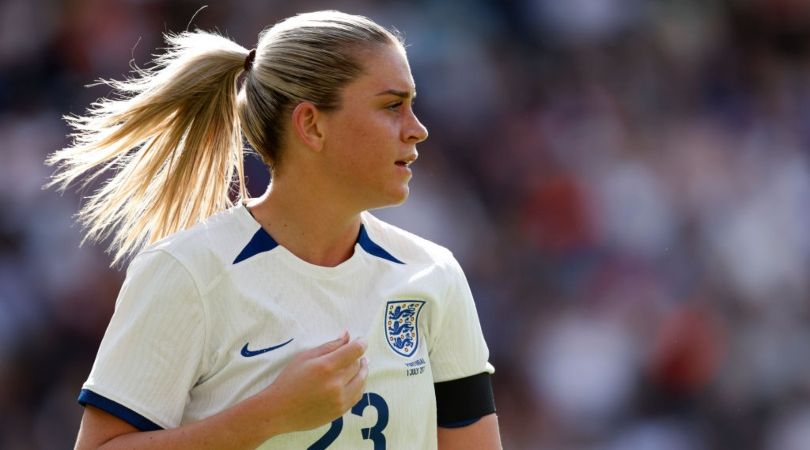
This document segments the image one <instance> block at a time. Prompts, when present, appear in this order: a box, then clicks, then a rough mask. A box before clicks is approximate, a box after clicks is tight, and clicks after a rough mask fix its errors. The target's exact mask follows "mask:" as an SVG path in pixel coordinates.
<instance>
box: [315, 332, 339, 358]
mask: <svg viewBox="0 0 810 450" xmlns="http://www.w3.org/2000/svg"><path fill="white" fill-rule="evenodd" d="M348 342H349V331H348V330H343V333H341V335H340V336H339V337H338V338H337V339H335V340H333V341H329V342H326V343H324V344H321V345H319V346H317V347H315V348H313V349H310V350H307V351H306V354H307V356H309V357H310V358H317V357H319V356H323V355H327V354H329V353H332V352H334V351H335V350H337V349H339V348H340V347H341V346H343V345H345V344H346V343H348Z"/></svg>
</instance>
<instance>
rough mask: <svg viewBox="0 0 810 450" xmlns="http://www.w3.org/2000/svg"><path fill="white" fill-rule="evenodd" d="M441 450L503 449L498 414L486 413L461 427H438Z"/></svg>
mask: <svg viewBox="0 0 810 450" xmlns="http://www.w3.org/2000/svg"><path fill="white" fill-rule="evenodd" d="M438 438H439V450H456V449H459V450H461V449H470V448H475V449H480V450H501V449H502V448H503V447H502V446H501V436H500V432H499V430H498V416H496V415H495V413H492V414H489V415H486V416H484V417H482V418H481V420H479V421H477V422H475V423H473V424H471V425H467V426H465V427H460V428H444V427H439V429H438Z"/></svg>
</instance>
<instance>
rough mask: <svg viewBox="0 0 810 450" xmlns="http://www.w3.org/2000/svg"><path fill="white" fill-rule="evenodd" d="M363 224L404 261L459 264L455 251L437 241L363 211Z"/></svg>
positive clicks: (374, 236) (379, 241) (373, 238)
mask: <svg viewBox="0 0 810 450" xmlns="http://www.w3.org/2000/svg"><path fill="white" fill-rule="evenodd" d="M363 225H364V226H365V228H366V231H367V233H368V235H369V237H370V238H371V239H372V240H373V241H374V242H376V243H378V244H379V245H380V246H382V247H383V248H385V249H387V250H389V251H390V252H391V253H392V254H393V255H395V256H396V257H398V258H399V259H401V260H402V261H403V262H405V263H406V264H407V263H411V264H430V265H437V264H438V265H442V266H448V267H455V266H458V262H457V261H456V259H455V257H454V256H453V253H452V252H451V251H450V250H449V249H447V248H446V247H443V246H441V245H439V244H436V243H435V242H432V241H429V240H427V239H425V238H423V237H420V236H417V235H415V234H413V233H411V232H409V231H406V230H403V229H402V228H399V227H397V226H395V225H392V224H390V223H388V222H385V221H383V220H380V219H378V218H377V217H375V216H374V215H372V214H371V213H368V212H365V213H363Z"/></svg>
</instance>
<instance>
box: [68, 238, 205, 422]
mask: <svg viewBox="0 0 810 450" xmlns="http://www.w3.org/2000/svg"><path fill="white" fill-rule="evenodd" d="M205 323H206V320H205V311H204V308H203V305H202V302H201V299H200V295H199V290H198V289H197V285H196V284H195V282H194V280H193V278H192V277H191V275H190V273H189V272H188V271H187V270H186V269H185V268H184V267H183V266H182V265H181V264H180V263H179V262H178V261H177V260H176V259H175V258H174V257H173V256H171V255H170V254H168V253H166V252H164V251H150V252H146V253H142V254H140V255H138V256H137V257H136V258H135V259H134V260H133V261H132V263H131V264H130V267H129V270H128V272H127V277H126V280H125V281H124V284H123V285H122V287H121V291H120V293H119V295H118V299H117V300H116V305H115V312H114V313H113V316H112V319H111V320H110V324H109V326H108V328H107V331H106V333H105V335H104V338H103V339H102V342H101V346H100V348H99V351H98V354H97V355H96V360H95V362H94V364H93V368H92V370H91V372H90V376H89V378H88V379H87V381H86V382H85V384H84V385H83V386H82V391H81V394H80V395H79V403H81V404H82V405H88V404H89V405H92V406H95V407H97V408H100V409H103V410H104V411H106V412H108V413H110V414H113V415H115V416H117V417H118V418H120V419H123V420H125V421H126V422H129V423H130V424H132V425H134V426H135V427H136V428H138V429H140V430H142V431H146V430H154V429H160V428H171V427H176V426H178V425H179V424H180V422H181V418H182V416H183V410H184V408H185V406H186V403H187V402H188V400H189V391H190V390H191V388H192V387H193V386H194V384H195V383H196V382H197V380H198V379H199V377H200V368H201V361H202V358H203V349H204V346H205V341H206V331H205V327H206V325H205Z"/></svg>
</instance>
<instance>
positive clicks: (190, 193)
mask: <svg viewBox="0 0 810 450" xmlns="http://www.w3.org/2000/svg"><path fill="white" fill-rule="evenodd" d="M166 40H167V43H168V48H167V51H166V53H165V54H163V55H161V56H159V57H157V59H156V60H155V67H153V68H150V69H139V68H136V69H135V73H136V76H135V77H133V78H129V79H127V80H125V81H114V80H102V81H101V82H102V83H104V84H107V85H109V86H111V87H112V88H113V89H114V90H115V97H114V98H104V99H101V100H99V101H98V102H96V103H93V104H92V105H91V107H90V108H89V109H88V111H87V114H86V115H84V116H66V117H65V120H66V121H67V122H68V124H69V125H70V126H71V127H72V129H73V133H72V134H71V137H72V143H71V145H70V146H69V147H67V148H64V149H62V150H59V151H57V152H55V153H53V154H52V155H51V156H50V157H49V158H48V160H47V162H48V164H50V165H56V171H55V173H54V175H53V177H52V179H51V181H50V182H49V184H48V185H47V186H46V187H50V186H54V185H55V186H58V187H59V189H60V190H64V189H65V188H67V187H68V185H70V184H71V183H72V182H73V181H75V180H76V179H78V178H80V177H81V176H83V175H84V176H86V178H85V179H84V181H83V183H82V186H87V184H88V183H89V182H90V181H91V180H93V179H94V178H96V177H98V176H99V175H100V174H102V173H104V172H105V171H107V170H109V169H113V170H114V174H113V175H112V177H111V178H110V179H109V180H108V181H106V182H105V183H104V184H103V186H102V187H101V188H99V189H98V190H97V191H96V192H94V193H93V194H92V195H91V196H90V197H89V198H88V200H87V202H86V203H85V204H84V205H83V206H82V208H81V210H80V211H79V214H78V219H79V222H80V223H81V224H82V225H83V226H84V227H85V228H86V230H87V235H86V237H85V239H88V238H89V239H91V240H94V241H98V240H103V239H106V238H107V237H110V236H112V242H111V245H110V248H109V249H108V251H110V252H112V253H113V254H114V258H113V264H116V263H118V262H120V261H121V260H122V259H123V258H124V257H126V256H127V255H128V254H131V253H134V252H137V251H138V250H140V249H141V248H142V247H143V246H144V245H147V244H150V243H153V242H155V241H157V240H159V239H161V238H163V237H165V236H167V235H169V234H171V233H174V232H176V231H178V230H182V229H185V228H188V227H190V226H191V225H193V224H194V223H196V222H198V221H200V220H202V219H205V218H207V217H209V216H210V215H212V214H214V213H216V212H218V211H220V210H223V209H226V208H227V207H229V206H231V205H232V203H231V200H230V194H231V188H232V187H233V185H234V181H235V180H234V171H235V172H236V175H237V176H236V178H237V180H236V181H238V197H239V198H246V197H247V196H248V194H247V190H246V189H245V181H244V173H243V155H242V135H241V129H240V125H239V117H238V114H237V106H236V105H237V101H236V98H237V79H238V77H239V75H240V74H241V73H242V72H243V71H244V70H245V58H246V56H247V55H248V50H247V49H245V48H244V47H242V46H240V45H238V44H236V43H234V42H232V41H230V40H229V39H227V38H225V37H222V36H219V35H216V34H211V33H206V32H201V31H196V32H185V33H182V34H177V35H167V36H166Z"/></svg>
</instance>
